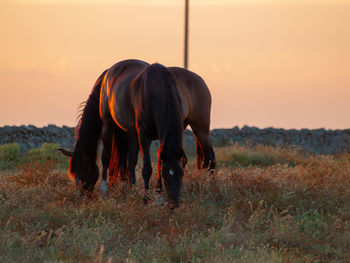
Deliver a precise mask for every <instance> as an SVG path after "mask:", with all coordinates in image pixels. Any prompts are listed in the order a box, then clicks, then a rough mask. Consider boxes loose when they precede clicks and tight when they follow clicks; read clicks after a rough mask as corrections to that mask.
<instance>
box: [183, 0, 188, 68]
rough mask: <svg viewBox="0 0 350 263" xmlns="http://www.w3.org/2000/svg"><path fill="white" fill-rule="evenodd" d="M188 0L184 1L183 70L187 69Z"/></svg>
mask: <svg viewBox="0 0 350 263" xmlns="http://www.w3.org/2000/svg"><path fill="white" fill-rule="evenodd" d="M188 2H189V0H185V52H184V68H185V69H188V5H189V3H188Z"/></svg>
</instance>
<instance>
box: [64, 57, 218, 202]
mask: <svg viewBox="0 0 350 263" xmlns="http://www.w3.org/2000/svg"><path fill="white" fill-rule="evenodd" d="M146 84H147V85H146ZM142 85H143V86H144V88H141V86H142ZM149 86H152V87H153V86H155V87H158V89H160V90H161V92H165V91H167V90H171V91H172V93H174V94H175V95H174V96H172V97H169V98H168V96H170V95H169V94H168V95H167V96H165V95H164V98H162V96H161V95H159V96H158V94H157V92H155V91H154V90H152V91H150V90H151V89H146V88H145V87H149ZM163 86H165V87H168V88H164V87H163ZM169 87H171V88H169ZM158 89H156V90H157V91H158ZM175 90H176V92H175ZM172 93H171V94H172ZM150 94H151V95H150ZM164 94H165V93H164ZM156 95H157V96H156ZM165 97H166V98H168V99H170V100H172V102H171V103H169V101H166V99H165ZM146 98H147V99H146ZM156 98H158V99H156ZM159 98H162V100H159ZM157 100H159V101H157ZM178 106H179V107H178ZM169 107H170V108H171V109H172V111H170V113H173V111H175V109H176V111H178V110H179V109H180V111H179V112H180V120H181V124H182V125H181V129H178V128H176V129H175V128H173V126H172V125H175V122H176V123H177V121H174V120H177V118H175V117H171V116H173V115H174V116H175V114H173V115H172V114H170V113H169V112H167V111H165V109H168V108H169ZM210 107H211V96H210V92H209V90H208V88H207V86H206V84H205V82H204V81H203V80H202V79H201V78H200V77H199V76H198V75H196V74H195V73H193V72H190V71H187V70H185V69H182V68H177V67H171V68H168V69H166V68H164V67H163V66H161V65H159V64H154V65H151V66H149V64H147V63H146V62H143V61H140V60H125V61H121V62H119V63H117V64H115V65H114V66H112V67H111V68H110V69H108V70H106V71H105V72H104V73H102V75H101V76H100V77H99V78H98V80H97V81H96V83H95V85H94V87H93V89H92V92H91V94H90V96H89V98H88V100H87V102H86V106H85V108H84V110H83V113H82V116H81V119H80V122H79V125H78V127H77V130H76V138H77V140H76V143H75V146H74V149H73V152H72V153H70V152H68V151H66V150H62V149H61V151H62V152H63V153H64V154H66V155H68V156H71V158H70V166H69V174H70V176H71V177H72V178H75V180H76V182H77V184H78V185H79V186H80V187H81V188H82V189H84V190H87V191H92V190H93V188H94V185H95V183H96V181H97V179H98V168H97V165H96V148H97V144H98V142H99V139H100V138H101V139H102V142H103V145H104V148H103V153H102V165H103V172H102V185H101V188H102V192H105V191H106V178H107V168H108V167H110V168H113V166H114V167H116V169H117V170H114V171H117V172H119V173H120V174H125V173H127V174H128V177H129V178H130V179H129V180H130V182H131V184H134V183H135V166H136V163H137V155H138V151H139V149H141V153H142V155H143V159H144V167H143V170H142V176H143V178H144V183H145V189H146V190H148V189H149V178H150V176H151V174H152V166H151V162H150V155H149V146H150V143H151V141H152V140H154V139H157V138H160V142H161V146H160V149H159V152H158V153H159V154H158V156H159V160H158V167H159V168H160V169H159V173H158V180H157V188H159V189H160V188H161V177H163V179H164V183H165V186H166V189H167V193H168V197H169V198H170V200H171V202H172V203H173V204H176V203H178V194H179V189H180V186H181V177H182V175H181V174H182V166H183V164H184V163H185V160H186V157H185V155H184V152H183V149H182V145H181V144H182V136H183V129H184V128H185V127H186V126H187V125H190V126H191V128H192V130H193V132H194V134H195V136H196V150H197V168H209V169H214V168H215V155H214V151H213V148H212V146H211V143H210V141H209V125H210ZM177 108H179V109H177ZM159 109H161V110H159ZM156 110H158V111H160V112H164V116H163V115H162V117H159V116H158V117H156V116H155V112H156ZM145 112H147V113H145ZM158 113H159V112H158ZM147 114H148V115H147ZM146 115H147V116H146ZM150 116H151V117H150ZM161 124H162V125H163V126H164V125H168V128H169V127H172V128H170V129H169V131H171V132H170V133H171V134H172V135H171V136H173V137H174V136H175V135H174V133H181V136H180V137H178V136H179V135H177V136H175V137H176V138H177V139H172V140H170V139H169V140H170V141H172V143H170V144H171V145H172V146H169V147H170V148H168V146H166V145H168V141H169V140H168V139H167V138H168V137H167V136H168V135H165V134H167V133H166V132H165V131H166V130H167V128H164V127H163V126H162V125H161ZM170 133H169V134H170ZM162 136H163V137H162ZM175 137H174V138H175ZM175 142H177V143H176V144H175ZM179 143H180V145H181V147H180V148H179V145H178V144H179ZM174 145H177V146H176V147H175V146H174ZM140 146H141V147H140ZM172 148H173V150H169V149H172ZM175 148H176V149H175ZM113 152H115V157H114V158H112V160H110V159H111V153H113ZM181 162H182V165H180V163H181ZM110 170H113V169H110ZM162 170H163V171H162ZM110 172H111V171H110ZM173 175H175V176H173ZM174 178H177V179H174Z"/></svg>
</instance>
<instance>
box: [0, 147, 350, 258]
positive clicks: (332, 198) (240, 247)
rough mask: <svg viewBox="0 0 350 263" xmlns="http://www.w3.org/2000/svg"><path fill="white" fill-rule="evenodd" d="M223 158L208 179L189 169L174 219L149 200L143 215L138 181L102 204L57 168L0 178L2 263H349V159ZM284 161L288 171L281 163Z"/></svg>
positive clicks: (40, 166) (44, 166)
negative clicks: (81, 193) (267, 161)
mask: <svg viewBox="0 0 350 263" xmlns="http://www.w3.org/2000/svg"><path fill="white" fill-rule="evenodd" d="M235 147H236V146H235ZM239 150H242V151H243V150H244V149H243V148H242V149H240V148H239ZM268 150H269V152H271V151H273V149H272V148H271V149H270V148H268ZM225 151H227V152H224V150H223V151H222V152H220V150H219V151H217V152H218V159H219V160H220V161H221V162H222V163H221V168H220V169H219V170H218V172H217V173H216V174H215V175H210V174H209V173H207V172H205V171H200V172H199V171H196V170H194V169H192V168H187V169H186V171H185V176H184V183H183V188H182V199H181V206H180V208H178V209H176V210H175V211H169V210H168V209H167V208H166V205H159V204H158V202H155V201H156V200H157V198H158V197H157V196H156V195H155V193H151V194H150V196H151V202H150V203H149V204H148V205H146V206H145V205H143V202H142V197H143V182H142V179H141V176H139V177H138V178H137V179H138V181H137V184H136V187H135V188H133V189H131V190H130V189H129V188H128V187H125V186H124V185H117V186H116V187H114V188H112V189H110V191H109V194H108V196H107V197H106V199H104V200H101V199H100V198H99V194H100V193H99V190H98V189H99V183H98V185H97V186H96V190H95V195H94V196H93V197H92V199H90V200H85V199H80V198H79V197H78V195H77V193H76V188H75V186H74V184H73V183H72V182H70V181H69V180H68V176H67V173H66V171H62V170H58V169H57V168H56V166H55V161H49V162H46V163H39V162H29V163H27V164H25V165H24V166H22V167H21V168H20V169H16V170H13V171H10V172H3V173H2V174H1V176H0V204H1V209H0V251H2V253H0V261H1V262H44V261H46V262H347V260H348V259H349V258H350V223H349V222H350V207H349V201H350V155H349V154H347V155H343V156H338V157H334V156H304V157H303V155H302V154H301V155H299V153H298V152H295V151H294V150H285V152H284V150H281V149H276V150H275V151H276V152H274V153H273V156H275V157H274V158H277V157H278V158H277V159H274V160H277V161H273V162H271V165H253V164H249V165H237V164H234V165H231V161H230V160H231V159H230V158H231V157H227V155H228V154H229V153H230V149H229V148H227V149H225ZM231 151H232V152H234V151H238V149H237V148H232V149H231ZM247 151H252V152H251V153H252V154H253V153H254V150H247ZM255 154H257V152H255ZM286 156H287V157H288V158H287V159H288V160H289V159H292V160H293V162H294V164H293V165H289V161H286V162H285V161H279V160H284V158H285V157H286ZM225 158H226V159H225ZM298 160H299V161H298ZM226 161H227V162H229V165H226V164H225V162H226ZM225 166H226V167H225ZM154 170H155V169H154ZM137 174H141V167H139V166H138V167H137ZM154 184H155V175H153V177H152V185H153V186H154ZM161 197H163V198H165V196H163V194H162V196H161Z"/></svg>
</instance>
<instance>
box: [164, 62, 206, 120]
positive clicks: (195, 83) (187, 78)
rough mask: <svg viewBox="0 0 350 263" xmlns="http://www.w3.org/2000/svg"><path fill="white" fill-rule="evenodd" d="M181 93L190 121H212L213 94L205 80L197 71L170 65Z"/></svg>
mask: <svg viewBox="0 0 350 263" xmlns="http://www.w3.org/2000/svg"><path fill="white" fill-rule="evenodd" d="M168 70H169V71H170V72H171V73H173V74H174V76H175V78H176V80H177V82H178V88H179V90H180V93H181V97H182V101H183V107H184V111H185V112H187V115H186V117H187V118H188V121H189V122H191V121H192V122H195V121H208V122H210V109H211V94H210V91H209V89H208V86H207V85H206V83H205V81H204V80H203V79H202V78H201V77H200V76H199V75H197V74H196V73H194V72H192V71H189V70H186V69H184V68H179V67H169V68H168Z"/></svg>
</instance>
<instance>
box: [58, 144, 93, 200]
mask: <svg viewBox="0 0 350 263" xmlns="http://www.w3.org/2000/svg"><path fill="white" fill-rule="evenodd" d="M58 150H59V151H61V152H62V153H63V154H64V155H66V156H68V157H69V178H70V179H71V180H74V181H75V183H76V185H77V187H78V188H79V191H81V193H82V194H83V195H90V194H91V192H92V190H93V189H94V186H95V184H96V182H97V180H98V175H99V170H98V166H97V165H96V160H95V159H94V158H92V157H91V156H90V155H89V153H88V151H86V149H83V147H82V146H81V145H80V144H79V143H76V145H75V147H74V150H73V152H70V151H67V150H64V149H58Z"/></svg>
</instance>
